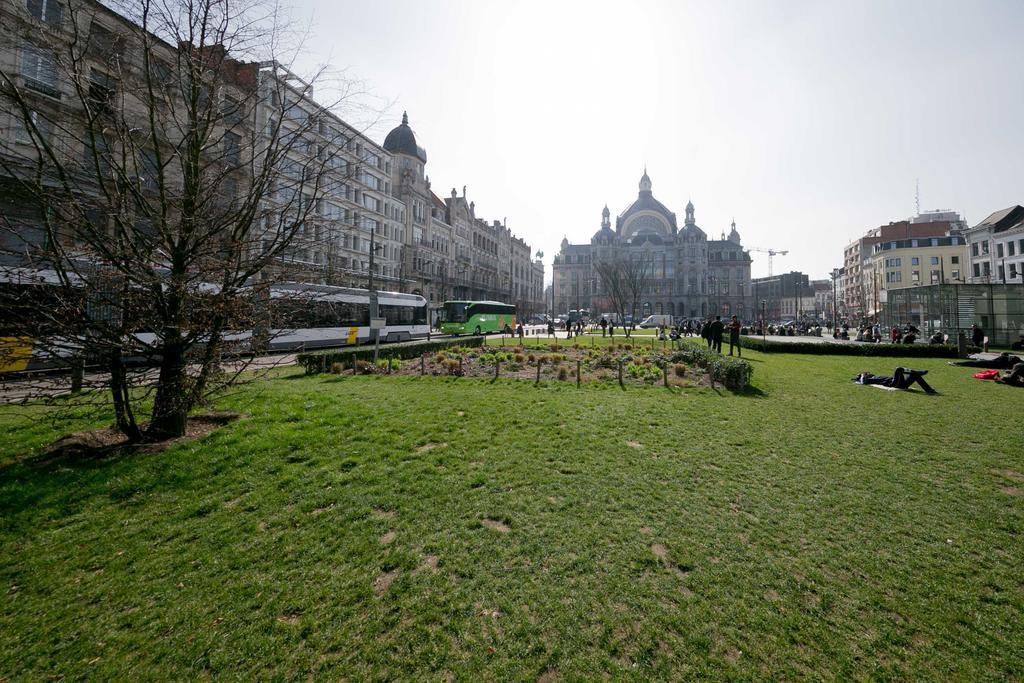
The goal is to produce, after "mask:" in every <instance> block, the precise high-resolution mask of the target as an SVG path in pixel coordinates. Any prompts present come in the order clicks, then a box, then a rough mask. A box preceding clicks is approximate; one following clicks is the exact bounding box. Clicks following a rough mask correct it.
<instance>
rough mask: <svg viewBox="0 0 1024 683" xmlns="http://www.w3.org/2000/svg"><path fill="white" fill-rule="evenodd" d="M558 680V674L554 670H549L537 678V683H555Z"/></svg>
mask: <svg viewBox="0 0 1024 683" xmlns="http://www.w3.org/2000/svg"><path fill="white" fill-rule="evenodd" d="M557 680H558V672H557V671H555V670H554V669H547V670H546V671H544V673H542V674H541V675H540V676H538V677H537V683H554V681H557Z"/></svg>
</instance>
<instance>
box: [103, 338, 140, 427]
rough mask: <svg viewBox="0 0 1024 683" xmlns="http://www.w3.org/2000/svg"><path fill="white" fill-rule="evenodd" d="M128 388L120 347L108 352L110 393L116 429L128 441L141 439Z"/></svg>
mask: <svg viewBox="0 0 1024 683" xmlns="http://www.w3.org/2000/svg"><path fill="white" fill-rule="evenodd" d="M128 390H129V388H128V376H127V373H126V372H125V367H124V360H123V359H122V358H121V349H114V350H113V351H111V352H110V394H111V397H112V398H113V401H114V420H115V423H116V424H117V429H118V430H119V431H120V432H121V433H122V434H124V435H125V436H127V437H128V439H129V440H130V441H139V440H141V439H142V431H141V430H140V429H139V424H138V423H137V422H136V421H135V414H134V413H133V412H132V403H131V397H130V396H129V395H128Z"/></svg>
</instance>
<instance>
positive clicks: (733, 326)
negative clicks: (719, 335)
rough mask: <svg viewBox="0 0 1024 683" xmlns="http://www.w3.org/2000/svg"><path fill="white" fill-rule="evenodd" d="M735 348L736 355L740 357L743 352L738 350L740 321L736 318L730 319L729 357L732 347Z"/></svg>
mask: <svg viewBox="0 0 1024 683" xmlns="http://www.w3.org/2000/svg"><path fill="white" fill-rule="evenodd" d="M733 346H735V347H736V355H737V356H740V357H742V356H743V351H742V350H741V349H740V321H739V319H738V318H737V317H736V316H733V317H732V322H730V323H729V355H730V356H731V355H732V347H733Z"/></svg>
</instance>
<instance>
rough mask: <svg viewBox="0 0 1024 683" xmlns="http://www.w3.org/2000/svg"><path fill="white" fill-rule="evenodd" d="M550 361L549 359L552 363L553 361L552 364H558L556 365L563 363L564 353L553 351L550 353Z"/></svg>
mask: <svg viewBox="0 0 1024 683" xmlns="http://www.w3.org/2000/svg"><path fill="white" fill-rule="evenodd" d="M548 361H549V362H550V363H551V364H552V365H556V366H557V365H561V364H562V355H561V354H558V353H551V354H548Z"/></svg>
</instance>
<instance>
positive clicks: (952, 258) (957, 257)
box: [949, 256, 960, 265]
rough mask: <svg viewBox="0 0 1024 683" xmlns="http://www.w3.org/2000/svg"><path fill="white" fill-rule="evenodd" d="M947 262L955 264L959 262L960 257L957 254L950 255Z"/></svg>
mask: <svg viewBox="0 0 1024 683" xmlns="http://www.w3.org/2000/svg"><path fill="white" fill-rule="evenodd" d="M949 262H950V263H952V264H953V265H956V264H958V263H960V257H959V256H951V257H949Z"/></svg>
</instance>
